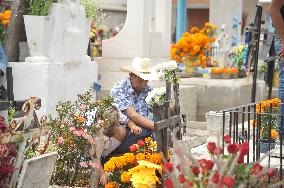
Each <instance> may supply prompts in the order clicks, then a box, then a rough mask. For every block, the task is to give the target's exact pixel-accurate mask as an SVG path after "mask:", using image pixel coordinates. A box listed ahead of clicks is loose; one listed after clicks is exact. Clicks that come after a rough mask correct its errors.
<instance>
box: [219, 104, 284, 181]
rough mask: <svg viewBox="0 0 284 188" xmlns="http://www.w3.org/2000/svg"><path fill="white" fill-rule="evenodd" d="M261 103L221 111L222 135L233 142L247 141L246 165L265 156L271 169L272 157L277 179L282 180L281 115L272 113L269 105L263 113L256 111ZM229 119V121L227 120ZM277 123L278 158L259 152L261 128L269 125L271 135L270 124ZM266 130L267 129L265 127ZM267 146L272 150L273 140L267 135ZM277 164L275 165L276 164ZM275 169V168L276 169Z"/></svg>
mask: <svg viewBox="0 0 284 188" xmlns="http://www.w3.org/2000/svg"><path fill="white" fill-rule="evenodd" d="M262 105H263V103H251V104H248V105H243V106H238V107H234V108H230V109H225V110H222V113H223V135H226V134H229V135H230V136H231V138H232V139H233V142H236V143H242V142H244V141H245V140H248V141H249V143H250V152H249V154H248V155H247V158H246V159H245V160H246V162H247V163H249V162H255V161H258V160H260V158H261V156H263V155H267V159H266V160H267V167H268V168H269V167H272V166H273V165H271V159H272V157H273V162H275V161H278V160H279V161H278V162H279V164H280V165H279V166H278V167H279V177H280V178H281V179H282V178H283V174H282V173H283V172H282V170H283V164H282V159H283V154H282V152H283V145H282V144H284V143H282V139H283V136H282V133H283V129H282V128H280V127H281V126H280V125H283V120H284V119H283V115H282V114H278V113H273V108H272V104H270V107H269V110H266V111H265V113H264V112H259V111H257V106H258V108H260V109H261V108H262ZM267 111H268V112H267ZM228 118H229V119H228ZM275 120H276V121H277V127H278V130H277V132H278V133H279V134H278V135H279V136H278V141H279V146H278V145H277V146H278V147H279V150H280V153H279V156H277V157H276V156H275V155H274V154H273V152H267V153H261V151H260V140H261V128H262V126H263V124H264V121H265V123H268V124H266V125H269V126H268V128H269V130H268V131H269V132H268V133H271V130H272V126H271V125H272V123H275ZM266 128H267V127H266ZM268 144H269V151H271V149H272V147H271V146H272V144H274V142H273V140H272V139H271V134H269V138H268ZM222 146H223V148H224V147H225V143H224V138H223V142H222ZM278 162H277V164H278ZM278 167H277V168H278Z"/></svg>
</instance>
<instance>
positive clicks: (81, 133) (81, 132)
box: [73, 129, 85, 136]
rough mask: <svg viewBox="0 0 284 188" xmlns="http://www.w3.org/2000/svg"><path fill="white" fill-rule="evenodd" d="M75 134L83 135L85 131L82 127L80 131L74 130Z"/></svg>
mask: <svg viewBox="0 0 284 188" xmlns="http://www.w3.org/2000/svg"><path fill="white" fill-rule="evenodd" d="M73 134H74V135H76V136H83V135H84V134H85V132H84V131H83V130H82V129H80V130H79V131H77V130H75V131H73Z"/></svg>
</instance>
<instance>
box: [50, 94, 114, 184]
mask: <svg viewBox="0 0 284 188" xmlns="http://www.w3.org/2000/svg"><path fill="white" fill-rule="evenodd" d="M92 100H93V97H92V95H91V92H86V93H85V94H82V95H78V99H77V100H76V101H75V102H71V101H66V102H59V104H58V105H57V107H56V111H57V113H58V116H57V117H55V118H52V117H49V118H48V120H47V125H48V126H50V128H51V135H52V137H51V142H52V144H54V145H55V146H56V151H57V153H58V158H57V161H56V164H55V169H54V172H53V176H52V179H51V184H52V185H59V186H71V187H74V186H77V187H85V186H89V185H90V183H91V182H90V177H91V173H92V172H93V171H94V170H95V171H98V168H99V167H100V156H101V153H102V151H103V150H104V144H105V143H104V138H105V137H104V135H103V132H102V130H103V129H102V128H103V127H104V126H105V125H106V121H107V120H100V119H98V118H97V116H96V115H97V114H100V113H102V112H103V110H104V109H107V108H108V107H109V106H111V104H112V101H113V99H112V98H111V97H106V98H103V99H101V100H100V101H97V102H95V103H94V102H92ZM93 111H97V113H96V114H95V115H94V116H92V115H90V114H89V112H93Z"/></svg>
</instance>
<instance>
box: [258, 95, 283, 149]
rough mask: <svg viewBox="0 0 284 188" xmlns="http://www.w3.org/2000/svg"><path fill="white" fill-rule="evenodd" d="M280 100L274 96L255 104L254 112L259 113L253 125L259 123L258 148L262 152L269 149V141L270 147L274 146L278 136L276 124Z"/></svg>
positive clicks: (277, 122) (277, 123)
mask: <svg viewBox="0 0 284 188" xmlns="http://www.w3.org/2000/svg"><path fill="white" fill-rule="evenodd" d="M280 105H281V100H280V99H278V98H274V99H271V100H264V101H262V102H261V103H258V104H256V113H257V114H259V116H258V117H260V118H259V120H258V119H257V120H256V122H254V123H253V125H256V126H258V125H260V150H261V152H262V153H264V152H267V151H269V147H268V146H269V142H270V144H271V148H272V149H273V148H274V147H275V141H276V139H277V138H278V126H279V124H280V123H279V116H277V115H274V114H278V113H279V110H280Z"/></svg>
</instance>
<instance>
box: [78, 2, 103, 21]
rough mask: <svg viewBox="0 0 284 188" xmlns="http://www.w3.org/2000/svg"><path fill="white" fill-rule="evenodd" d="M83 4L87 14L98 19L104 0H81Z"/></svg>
mask: <svg viewBox="0 0 284 188" xmlns="http://www.w3.org/2000/svg"><path fill="white" fill-rule="evenodd" d="M80 2H81V5H82V6H84V7H85V10H86V16H87V17H89V18H93V19H97V18H98V17H99V15H100V13H101V11H102V9H101V8H100V7H101V5H102V0H80Z"/></svg>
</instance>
